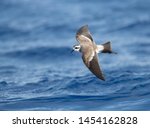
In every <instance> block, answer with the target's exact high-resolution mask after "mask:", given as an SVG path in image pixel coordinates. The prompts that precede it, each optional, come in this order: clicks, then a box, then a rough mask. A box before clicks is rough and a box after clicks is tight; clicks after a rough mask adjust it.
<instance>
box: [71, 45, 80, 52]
mask: <svg viewBox="0 0 150 128" xmlns="http://www.w3.org/2000/svg"><path fill="white" fill-rule="evenodd" d="M80 48H81V46H80V45H75V46H73V50H74V51H77V52H79V51H80Z"/></svg>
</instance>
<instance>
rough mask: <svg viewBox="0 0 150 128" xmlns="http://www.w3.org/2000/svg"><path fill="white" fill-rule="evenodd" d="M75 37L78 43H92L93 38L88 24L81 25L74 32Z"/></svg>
mask: <svg viewBox="0 0 150 128" xmlns="http://www.w3.org/2000/svg"><path fill="white" fill-rule="evenodd" d="M76 39H77V41H78V42H79V43H81V44H84V43H89V44H93V38H92V36H91V34H90V32H89V29H88V25H85V26H82V27H81V28H80V29H79V30H78V31H77V33H76Z"/></svg>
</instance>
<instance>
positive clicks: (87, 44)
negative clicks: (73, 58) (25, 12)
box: [72, 25, 117, 81]
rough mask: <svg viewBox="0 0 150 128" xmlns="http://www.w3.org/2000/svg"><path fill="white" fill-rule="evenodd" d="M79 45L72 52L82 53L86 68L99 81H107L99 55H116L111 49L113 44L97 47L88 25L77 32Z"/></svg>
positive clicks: (106, 43) (107, 43) (108, 42)
mask: <svg viewBox="0 0 150 128" xmlns="http://www.w3.org/2000/svg"><path fill="white" fill-rule="evenodd" d="M76 40H77V41H78V44H75V45H74V46H73V49H72V52H73V51H76V52H80V53H82V60H83V62H84V64H85V65H86V67H87V68H88V69H89V70H90V71H91V72H92V73H93V74H94V75H95V76H96V77H97V78H99V79H101V80H103V81H105V76H104V74H103V72H102V70H101V68H100V66H99V60H98V53H114V54H117V53H116V52H114V51H112V48H111V42H110V41H107V42H105V43H103V44H100V45H96V43H95V42H94V40H93V38H92V35H91V34H90V31H89V28H88V25H84V26H82V27H80V28H79V29H78V30H77V32H76Z"/></svg>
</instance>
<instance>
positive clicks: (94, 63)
mask: <svg viewBox="0 0 150 128" xmlns="http://www.w3.org/2000/svg"><path fill="white" fill-rule="evenodd" d="M92 55H93V54H91V56H90V57H92ZM90 57H89V58H90ZM82 59H83V62H84V63H85V65H86V66H87V68H89V70H90V71H91V72H92V73H93V74H94V75H95V76H96V77H98V78H99V79H101V80H105V78H104V75H103V73H102V70H101V69H100V66H99V63H98V57H97V53H96V52H95V53H94V55H93V58H92V59H91V60H90V61H87V56H86V54H82Z"/></svg>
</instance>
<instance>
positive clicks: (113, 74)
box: [0, 0, 150, 110]
mask: <svg viewBox="0 0 150 128" xmlns="http://www.w3.org/2000/svg"><path fill="white" fill-rule="evenodd" d="M149 5H150V1H149V0H125V1H121V0H113V1H106V0H92V1H91V0H70V1H69V0H59V1H58V0H44V1H42V0H36V1H33V0H1V1H0V110H150V7H149ZM85 24H88V25H89V28H90V31H91V33H92V35H93V38H94V40H95V41H96V42H97V43H103V42H105V41H108V40H110V41H111V42H112V47H113V49H114V50H115V51H117V52H118V54H117V55H111V54H100V55H99V61H100V63H101V67H102V69H103V72H104V74H105V77H106V81H105V82H104V81H101V80H99V79H97V78H96V77H95V76H94V75H93V74H91V73H90V72H89V70H88V69H87V68H86V67H85V66H84V64H83V62H82V59H81V57H80V56H81V55H80V54H78V53H73V54H71V53H70V51H71V48H72V46H73V45H74V44H75V43H76V40H75V33H76V31H77V29H78V28H79V27H81V26H82V25H85Z"/></svg>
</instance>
